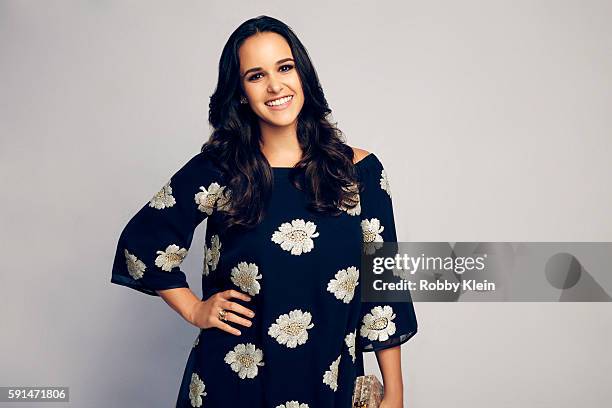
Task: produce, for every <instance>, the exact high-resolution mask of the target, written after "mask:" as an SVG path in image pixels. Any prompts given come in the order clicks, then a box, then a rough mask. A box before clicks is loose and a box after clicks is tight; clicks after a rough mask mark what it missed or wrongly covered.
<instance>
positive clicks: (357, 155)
mask: <svg viewBox="0 0 612 408" xmlns="http://www.w3.org/2000/svg"><path fill="white" fill-rule="evenodd" d="M351 148H352V149H353V153H354V156H353V164H354V165H355V167H356V168H357V169H359V170H362V171H363V170H371V169H374V170H379V169H382V168H383V165H382V163H381V161H380V160H379V158H378V156H376V154H374V153H373V152H368V151H367V150H364V149H360V148H358V147H352V146H351Z"/></svg>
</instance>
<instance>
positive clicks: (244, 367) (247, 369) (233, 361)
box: [224, 343, 264, 379]
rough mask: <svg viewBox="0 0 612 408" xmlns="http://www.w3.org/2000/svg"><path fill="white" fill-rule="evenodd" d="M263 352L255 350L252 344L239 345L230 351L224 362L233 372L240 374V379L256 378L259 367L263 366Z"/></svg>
mask: <svg viewBox="0 0 612 408" xmlns="http://www.w3.org/2000/svg"><path fill="white" fill-rule="evenodd" d="M262 360H263V351H261V350H260V349H258V348H255V345H254V344H252V343H246V344H238V345H236V347H234V349H233V350H230V351H229V352H228V353H227V354H226V355H225V359H224V361H225V362H226V363H227V364H229V365H230V367H232V370H234V371H235V372H237V373H238V377H240V378H242V379H244V378H255V376H256V375H257V372H258V370H259V369H258V368H257V367H258V366H263V365H264V362H263V361H262Z"/></svg>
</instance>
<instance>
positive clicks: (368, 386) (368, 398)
mask: <svg viewBox="0 0 612 408" xmlns="http://www.w3.org/2000/svg"><path fill="white" fill-rule="evenodd" d="M383 392H384V390H383V385H382V384H381V383H380V381H379V380H378V377H376V376H375V375H374V374H369V375H360V376H358V377H357V378H356V379H355V389H354V391H353V408H378V407H379V406H380V402H381V401H382V398H383Z"/></svg>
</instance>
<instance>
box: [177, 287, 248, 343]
mask: <svg viewBox="0 0 612 408" xmlns="http://www.w3.org/2000/svg"><path fill="white" fill-rule="evenodd" d="M231 298H238V299H242V300H244V301H247V302H248V301H250V300H251V297H250V296H249V295H247V294H245V293H242V292H239V291H237V290H234V289H229V290H226V291H223V292H218V293H215V294H214V295H212V296H210V297H209V298H208V299H206V300H203V301H202V300H201V301H198V302H197V303H195V304H194V305H193V308H192V309H191V313H190V314H189V322H190V323H191V324H193V325H194V326H197V327H199V328H200V329H209V328H211V327H218V328H219V329H221V330H224V331H226V332H228V333H231V334H234V335H236V336H240V330H238V329H236V328H234V327H233V326H231V325H229V324H227V323H226V322H224V321H223V320H221V319H219V311H220V310H221V309H225V310H226V311H227V312H226V314H225V319H226V320H227V321H228V322H234V323H238V324H241V325H243V326H246V327H251V325H252V324H253V323H252V322H251V321H250V320H248V319H245V318H244V317H241V316H239V315H238V314H237V313H239V314H241V315H243V316H247V317H250V318H252V317H254V316H255V312H253V311H252V310H250V309H248V308H246V307H244V306H242V305H241V304H239V303H236V302H232V301H231V300H230V299H231Z"/></svg>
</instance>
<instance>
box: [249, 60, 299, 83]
mask: <svg viewBox="0 0 612 408" xmlns="http://www.w3.org/2000/svg"><path fill="white" fill-rule="evenodd" d="M283 68H288V69H286V70H284V71H283V72H288V71H291V70H292V69H293V65H291V64H287V65H282V66H281V67H280V69H281V70H282V69H283ZM257 75H261V73H257V74H253V75H251V76H250V77H249V81H255V80H257V79H258V78H257Z"/></svg>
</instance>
